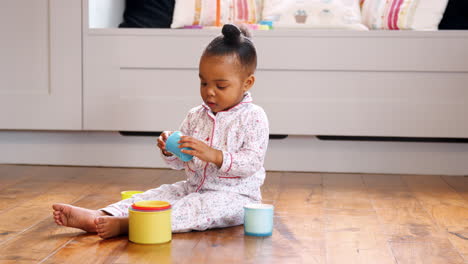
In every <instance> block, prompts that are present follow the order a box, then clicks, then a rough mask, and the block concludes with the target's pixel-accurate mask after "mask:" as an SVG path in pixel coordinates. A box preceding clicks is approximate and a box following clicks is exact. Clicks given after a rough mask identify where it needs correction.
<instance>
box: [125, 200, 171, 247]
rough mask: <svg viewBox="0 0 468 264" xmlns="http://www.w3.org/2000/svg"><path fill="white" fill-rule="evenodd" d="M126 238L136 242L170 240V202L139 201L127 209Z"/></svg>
mask: <svg viewBox="0 0 468 264" xmlns="http://www.w3.org/2000/svg"><path fill="white" fill-rule="evenodd" d="M128 213H129V218H128V238H129V239H130V241H132V242H134V243H138V244H162V243H166V242H169V241H171V240H172V227H171V204H169V203H168V202H164V201H140V202H136V203H134V204H133V205H132V206H131V207H130V208H129V209H128Z"/></svg>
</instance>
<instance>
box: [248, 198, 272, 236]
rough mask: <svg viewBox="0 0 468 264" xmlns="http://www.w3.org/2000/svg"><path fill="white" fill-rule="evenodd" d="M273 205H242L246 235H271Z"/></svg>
mask: <svg viewBox="0 0 468 264" xmlns="http://www.w3.org/2000/svg"><path fill="white" fill-rule="evenodd" d="M273 209H274V207H273V205H271V204H248V205H246V206H244V233H245V234H246V235H248V236H259V237H264V236H271V235H272V233H273Z"/></svg>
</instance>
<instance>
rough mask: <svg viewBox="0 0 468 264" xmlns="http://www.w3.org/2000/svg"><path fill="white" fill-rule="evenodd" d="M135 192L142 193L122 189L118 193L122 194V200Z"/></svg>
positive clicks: (130, 196) (135, 192)
mask: <svg viewBox="0 0 468 264" xmlns="http://www.w3.org/2000/svg"><path fill="white" fill-rule="evenodd" d="M137 193H142V191H123V192H121V193H120V195H121V196H122V200H125V199H128V198H132V196H133V195H135V194H137Z"/></svg>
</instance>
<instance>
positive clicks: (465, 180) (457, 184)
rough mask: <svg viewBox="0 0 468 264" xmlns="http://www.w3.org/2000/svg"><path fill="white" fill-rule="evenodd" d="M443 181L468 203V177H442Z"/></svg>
mask: <svg viewBox="0 0 468 264" xmlns="http://www.w3.org/2000/svg"><path fill="white" fill-rule="evenodd" d="M442 179H443V180H444V181H445V182H446V183H447V184H448V185H450V187H452V188H453V189H454V190H455V191H457V193H458V195H460V196H461V197H463V199H465V201H467V202H468V176H463V177H462V176H442Z"/></svg>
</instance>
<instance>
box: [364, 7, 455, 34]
mask: <svg viewBox="0 0 468 264" xmlns="http://www.w3.org/2000/svg"><path fill="white" fill-rule="evenodd" d="M446 6H447V0H364V4H363V6H362V21H363V23H364V24H365V25H367V26H368V27H369V28H370V29H393V30H398V29H412V30H437V26H438V25H439V22H440V20H441V19H442V15H443V14H444V10H445V7H446Z"/></svg>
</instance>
